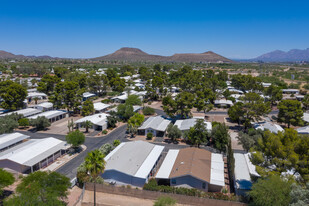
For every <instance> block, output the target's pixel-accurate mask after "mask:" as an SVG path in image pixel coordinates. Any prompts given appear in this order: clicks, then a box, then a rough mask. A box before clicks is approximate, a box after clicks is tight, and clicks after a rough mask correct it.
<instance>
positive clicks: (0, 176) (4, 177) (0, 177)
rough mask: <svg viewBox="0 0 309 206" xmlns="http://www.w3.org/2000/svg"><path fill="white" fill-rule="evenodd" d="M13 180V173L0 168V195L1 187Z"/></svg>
mask: <svg viewBox="0 0 309 206" xmlns="http://www.w3.org/2000/svg"><path fill="white" fill-rule="evenodd" d="M14 182H15V178H14V176H13V174H11V173H9V172H7V171H5V170H4V169H2V168H0V196H1V195H2V194H3V188H4V187H7V186H9V185H11V184H13V183H14Z"/></svg>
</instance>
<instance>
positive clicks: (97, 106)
mask: <svg viewBox="0 0 309 206" xmlns="http://www.w3.org/2000/svg"><path fill="white" fill-rule="evenodd" d="M110 106H111V105H109V104H104V103H102V102H96V103H93V107H94V110H96V111H101V110H103V109H106V108H108V107H110Z"/></svg>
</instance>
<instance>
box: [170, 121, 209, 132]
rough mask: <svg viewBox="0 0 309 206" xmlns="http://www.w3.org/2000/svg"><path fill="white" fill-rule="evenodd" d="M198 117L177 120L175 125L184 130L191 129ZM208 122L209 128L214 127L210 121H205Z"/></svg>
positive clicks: (207, 126)
mask: <svg viewBox="0 0 309 206" xmlns="http://www.w3.org/2000/svg"><path fill="white" fill-rule="evenodd" d="M196 121H197V118H191V119H183V120H177V121H176V122H175V124H174V125H176V126H177V127H178V129H180V130H182V131H184V130H189V129H190V128H191V127H193V126H194V125H195V124H196ZM204 122H205V124H206V128H207V130H211V129H212V125H211V123H210V122H206V121H204Z"/></svg>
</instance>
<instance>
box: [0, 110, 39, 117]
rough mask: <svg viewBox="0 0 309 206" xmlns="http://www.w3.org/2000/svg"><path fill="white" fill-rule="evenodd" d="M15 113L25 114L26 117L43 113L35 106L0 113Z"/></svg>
mask: <svg viewBox="0 0 309 206" xmlns="http://www.w3.org/2000/svg"><path fill="white" fill-rule="evenodd" d="M13 113H17V114H22V115H24V117H29V116H31V115H35V114H39V113H41V111H40V110H38V109H34V108H27V109H21V110H17V111H13V112H9V113H5V114H2V115H0V117H2V116H6V115H10V114H13Z"/></svg>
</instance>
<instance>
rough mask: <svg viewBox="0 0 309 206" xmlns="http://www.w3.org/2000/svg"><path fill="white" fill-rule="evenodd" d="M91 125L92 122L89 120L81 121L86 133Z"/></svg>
mask: <svg viewBox="0 0 309 206" xmlns="http://www.w3.org/2000/svg"><path fill="white" fill-rule="evenodd" d="M92 125H93V124H92V122H90V121H89V120H87V121H85V122H83V126H84V127H85V128H86V133H88V129H89V128H90V127H92Z"/></svg>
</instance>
